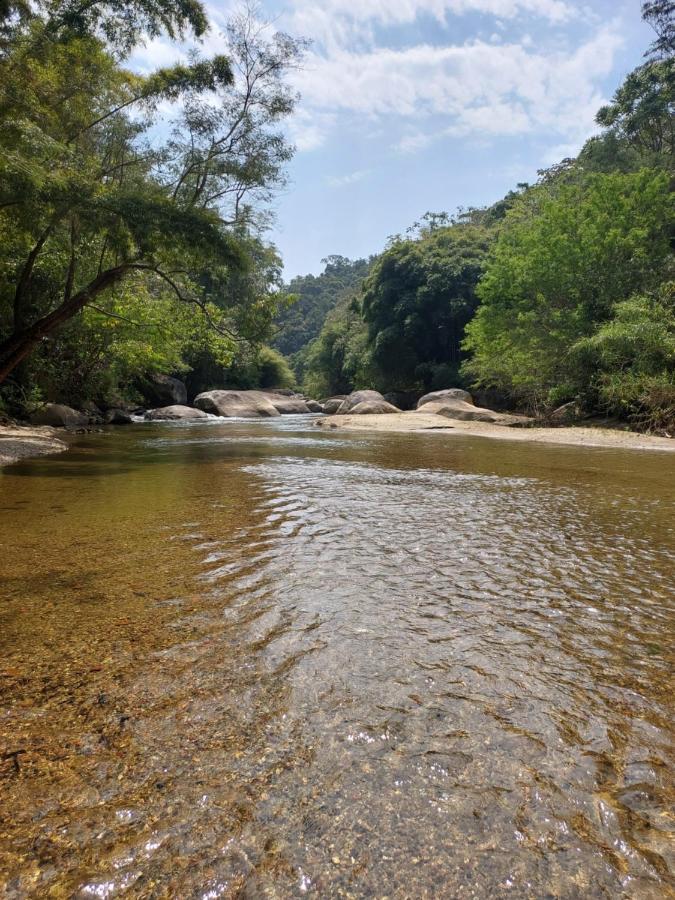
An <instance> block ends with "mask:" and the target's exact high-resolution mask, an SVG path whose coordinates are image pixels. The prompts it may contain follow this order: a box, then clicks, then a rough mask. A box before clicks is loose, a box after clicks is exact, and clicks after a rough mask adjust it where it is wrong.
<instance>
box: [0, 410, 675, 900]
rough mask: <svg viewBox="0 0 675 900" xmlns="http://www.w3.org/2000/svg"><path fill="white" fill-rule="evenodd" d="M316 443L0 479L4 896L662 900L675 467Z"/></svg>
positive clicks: (304, 437)
mask: <svg viewBox="0 0 675 900" xmlns="http://www.w3.org/2000/svg"><path fill="white" fill-rule="evenodd" d="M310 422H311V420H310V421H308V420H307V419H304V420H303V419H300V418H295V417H289V418H284V419H282V420H271V421H264V422H248V423H245V422H223V421H218V422H206V423H202V424H193V425H182V424H174V425H160V424H153V425H143V426H140V425H139V426H130V427H128V428H126V429H124V428H119V429H117V430H115V431H110V432H109V433H108V434H101V435H90V436H84V437H82V438H81V439H80V440H79V443H78V444H77V446H76V447H75V448H74V449H73V450H72V451H71V452H69V453H67V454H64V455H63V456H58V457H51V458H46V459H42V460H33V461H30V462H25V463H23V464H21V465H16V466H12V467H9V468H7V469H5V470H4V472H3V474H2V475H0V507H1V508H0V651H1V656H0V691H1V693H2V697H1V703H0V742H1V745H2V748H1V751H0V789H1V791H2V798H3V799H2V804H1V808H0V896H3V897H8V898H24V897H40V898H42V897H57V898H60V897H76V898H89V897H101V898H109V897H118V896H127V897H139V898H145V897H148V898H150V897H151V898H164V897H172V898H173V897H180V898H192V897H194V898H204V900H206V898H216V897H247V898H248V897H250V898H258V897H265V898H267V897H269V898H287V897H297V896H301V895H304V894H307V895H312V894H313V895H315V896H320V897H378V898H384V897H389V898H425V897H429V898H432V897H433V898H436V897H453V898H454V897H462V898H463V897H476V898H487V897H490V898H491V897H536V898H540V897H551V898H587V897H607V898H617V897H640V898H641V897H645V898H662V897H664V896H675V887H674V885H675V881H674V870H675V859H674V854H673V840H672V838H673V814H672V813H673V799H674V790H673V776H672V763H673V752H672V749H673V744H672V730H671V723H672V707H673V687H674V685H673V681H672V664H673V657H674V653H673V644H672V640H671V638H672V629H673V622H674V620H675V603H674V599H675V598H674V584H675V516H674V515H673V513H674V509H675V477H674V476H675V460H674V459H673V457H672V456H670V455H669V454H657V453H648V452H634V451H633V452H631V451H609V450H602V449H577V448H570V447H557V446H547V445H542V444H536V445H529V446H525V445H523V444H510V443H507V442H503V441H489V440H486V439H481V438H469V437H461V436H454V435H448V434H442V433H440V434H433V433H432V434H424V435H393V434H386V435H377V434H373V435H364V434H362V433H359V434H356V435H349V434H346V433H341V434H339V435H335V434H330V433H328V434H326V433H324V432H323V431H319V430H318V429H315V428H312V427H311V424H310Z"/></svg>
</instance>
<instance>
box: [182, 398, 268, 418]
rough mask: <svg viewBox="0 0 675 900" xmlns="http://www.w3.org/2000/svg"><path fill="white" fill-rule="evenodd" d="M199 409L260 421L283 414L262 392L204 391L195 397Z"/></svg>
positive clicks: (215, 413) (230, 416) (229, 416)
mask: <svg viewBox="0 0 675 900" xmlns="http://www.w3.org/2000/svg"><path fill="white" fill-rule="evenodd" d="M194 404H195V406H196V407H197V409H201V410H203V411H204V412H208V413H213V414H214V415H216V416H225V417H227V418H232V417H237V418H242V419H260V418H271V417H273V416H279V415H281V413H280V412H279V410H278V409H277V408H276V406H275V405H274V404H273V403H272V401H271V400H270V398H269V397H268V396H267V394H263V393H262V392H261V391H204V393H203V394H199V395H198V396H197V397H195V401H194Z"/></svg>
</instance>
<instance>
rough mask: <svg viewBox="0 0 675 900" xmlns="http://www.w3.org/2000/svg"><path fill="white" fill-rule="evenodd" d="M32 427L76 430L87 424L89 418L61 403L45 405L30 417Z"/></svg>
mask: <svg viewBox="0 0 675 900" xmlns="http://www.w3.org/2000/svg"><path fill="white" fill-rule="evenodd" d="M30 421H31V424H32V425H51V426H52V427H53V428H77V427H79V426H82V425H88V424H89V416H87V415H85V414H84V413H81V412H78V411H77V410H76V409H73V408H72V407H70V406H64V405H63V404H62V403H46V404H45V405H44V406H42V407H41V408H40V409H38V410H36V411H35V412H34V413H33V414H32V415H31V417H30Z"/></svg>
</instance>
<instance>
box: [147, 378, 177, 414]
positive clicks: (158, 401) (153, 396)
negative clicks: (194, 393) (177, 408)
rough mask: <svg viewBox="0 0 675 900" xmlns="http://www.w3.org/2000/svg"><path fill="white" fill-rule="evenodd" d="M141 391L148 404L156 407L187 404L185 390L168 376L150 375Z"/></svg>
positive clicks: (174, 379)
mask: <svg viewBox="0 0 675 900" xmlns="http://www.w3.org/2000/svg"><path fill="white" fill-rule="evenodd" d="M142 390H143V395H144V396H145V398H146V399H147V400H148V402H149V403H151V404H153V405H154V406H157V407H160V406H169V405H171V404H179V405H182V406H184V405H185V404H186V403H187V388H186V387H185V385H184V384H183V382H182V381H179V380H178V379H177V378H172V377H171V376H170V375H151V376H150V379H149V380H148V381H147V382H146V383H144V384H143V389H142Z"/></svg>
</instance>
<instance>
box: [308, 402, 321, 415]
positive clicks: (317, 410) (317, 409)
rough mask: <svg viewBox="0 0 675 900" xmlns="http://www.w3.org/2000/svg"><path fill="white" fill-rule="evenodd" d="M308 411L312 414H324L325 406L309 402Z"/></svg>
mask: <svg viewBox="0 0 675 900" xmlns="http://www.w3.org/2000/svg"><path fill="white" fill-rule="evenodd" d="M307 409H308V410H309V411H310V412H311V413H322V412H323V406H322V405H321V404H320V403H317V402H316V400H308V401H307Z"/></svg>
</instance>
